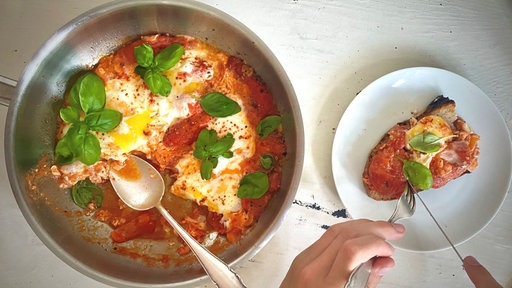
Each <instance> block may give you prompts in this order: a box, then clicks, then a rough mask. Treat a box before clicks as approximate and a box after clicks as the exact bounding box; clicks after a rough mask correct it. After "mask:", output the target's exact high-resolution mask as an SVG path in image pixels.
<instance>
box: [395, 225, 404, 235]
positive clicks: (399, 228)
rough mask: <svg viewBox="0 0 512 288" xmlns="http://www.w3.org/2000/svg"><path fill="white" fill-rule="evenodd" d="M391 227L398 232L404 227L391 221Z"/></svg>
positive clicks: (402, 230)
mask: <svg viewBox="0 0 512 288" xmlns="http://www.w3.org/2000/svg"><path fill="white" fill-rule="evenodd" d="M393 227H394V228H395V230H396V232H398V233H404V232H405V227H404V225H402V224H397V223H393Z"/></svg>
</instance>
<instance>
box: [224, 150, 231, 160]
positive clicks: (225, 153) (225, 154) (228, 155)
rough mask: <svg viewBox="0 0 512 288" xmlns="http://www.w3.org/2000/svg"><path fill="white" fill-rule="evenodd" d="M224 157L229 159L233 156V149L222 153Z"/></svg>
mask: <svg viewBox="0 0 512 288" xmlns="http://www.w3.org/2000/svg"><path fill="white" fill-rule="evenodd" d="M222 157H224V158H226V159H229V158H231V157H233V151H231V150H230V151H226V152H224V153H222Z"/></svg>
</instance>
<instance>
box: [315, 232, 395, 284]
mask: <svg viewBox="0 0 512 288" xmlns="http://www.w3.org/2000/svg"><path fill="white" fill-rule="evenodd" d="M333 245H340V244H339V243H338V241H333ZM339 247H340V249H339V251H338V253H337V254H336V255H332V254H328V253H325V254H324V255H322V256H321V257H320V258H319V261H321V258H324V257H325V258H326V259H324V261H325V262H331V263H333V264H332V265H331V266H330V267H327V269H328V270H327V271H329V273H328V274H327V275H326V278H327V279H332V281H333V282H335V281H336V280H338V281H339V279H347V278H348V277H349V275H350V273H351V272H352V270H354V269H356V268H357V267H358V266H359V265H360V264H361V263H364V262H366V261H368V260H370V259H371V258H373V257H375V256H379V257H389V256H391V255H392V254H393V252H394V251H395V249H394V248H393V246H391V245H390V244H389V243H388V242H387V241H386V240H384V239H382V238H380V237H378V236H375V235H364V236H361V237H359V238H353V239H350V240H347V241H345V242H344V243H342V244H341V245H340V246H339ZM328 250H331V249H328ZM330 257H334V258H333V259H332V260H331V259H329V258H330Z"/></svg>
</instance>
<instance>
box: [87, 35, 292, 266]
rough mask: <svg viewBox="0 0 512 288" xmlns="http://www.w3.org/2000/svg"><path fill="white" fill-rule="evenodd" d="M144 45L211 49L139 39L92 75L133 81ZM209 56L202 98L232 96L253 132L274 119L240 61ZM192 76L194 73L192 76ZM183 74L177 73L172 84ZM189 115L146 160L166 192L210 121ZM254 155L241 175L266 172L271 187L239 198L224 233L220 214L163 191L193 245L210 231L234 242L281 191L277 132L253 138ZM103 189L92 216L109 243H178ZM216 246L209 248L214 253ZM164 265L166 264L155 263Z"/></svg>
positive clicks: (175, 39)
mask: <svg viewBox="0 0 512 288" xmlns="http://www.w3.org/2000/svg"><path fill="white" fill-rule="evenodd" d="M142 43H147V44H149V45H151V46H152V47H153V49H154V51H155V56H156V55H157V54H158V52H159V51H161V50H162V49H164V48H165V47H167V46H168V45H170V44H172V43H180V44H181V45H183V46H184V47H185V50H186V49H187V48H188V49H190V48H191V47H201V49H216V48H214V47H211V46H208V45H207V44H205V43H203V42H201V41H199V40H197V39H194V38H190V37H186V36H168V35H159V36H158V37H154V36H144V37H142V38H141V39H139V40H136V41H134V42H132V43H129V44H127V45H125V46H123V47H122V48H120V49H119V50H117V51H116V52H115V53H113V54H111V55H109V56H106V57H103V58H102V59H101V60H100V61H99V64H98V66H97V67H96V69H95V72H96V73H97V74H98V75H99V76H100V77H101V78H102V79H103V80H104V81H107V80H108V79H113V78H128V77H134V76H133V71H134V68H135V66H136V65H137V64H136V60H135V56H134V52H133V51H134V47H136V46H138V45H141V44H142ZM215 51H216V52H218V53H214V54H215V55H216V56H215V57H217V58H215V59H214V60H215V61H213V62H214V64H212V65H213V68H214V69H215V70H214V71H215V73H214V75H213V77H211V78H210V79H209V80H208V81H206V83H203V85H201V86H200V88H199V89H201V94H202V95H206V94H207V93H209V92H221V93H225V94H228V93H236V94H237V95H239V96H240V97H241V99H242V102H243V105H244V107H243V108H244V110H245V111H247V118H248V120H249V123H250V124H251V125H252V126H254V127H256V126H257V125H258V123H259V122H260V121H261V120H262V119H263V118H264V117H266V116H269V115H279V111H278V109H277V107H276V105H275V103H274V98H273V95H271V93H270V91H269V90H268V89H267V88H266V86H265V84H264V83H263V82H262V80H261V78H260V77H259V76H258V75H257V74H256V73H255V72H254V71H253V70H252V68H251V67H249V66H248V65H247V64H245V63H244V61H243V60H242V59H240V58H237V57H233V56H226V55H225V54H224V53H221V51H217V50H215ZM208 65H210V64H208V63H204V61H203V62H202V61H197V65H195V67H194V69H196V70H201V69H206V68H207V67H208ZM196 72H197V71H196ZM181 76H183V75H180V74H178V75H177V76H176V78H177V80H178V79H179V78H180V77H181ZM189 111H190V115H189V116H188V117H186V118H183V119H178V120H177V121H175V122H174V123H172V124H171V125H170V126H169V127H168V129H167V130H166V132H165V135H164V137H163V139H162V143H163V145H162V147H161V149H160V150H159V151H157V152H155V153H153V154H152V155H151V157H150V158H151V159H149V160H150V162H152V163H153V164H155V163H159V165H158V164H155V166H156V167H157V168H158V169H159V170H160V171H162V174H163V175H164V179H165V180H166V185H167V187H170V186H171V185H172V183H173V182H174V181H175V176H174V175H175V172H176V171H175V166H176V164H177V163H178V161H179V160H180V157H181V155H183V154H185V153H190V152H191V151H193V149H194V143H195V141H196V140H197V136H198V134H199V132H200V131H201V130H202V129H203V128H205V127H207V124H208V122H209V121H211V120H212V116H209V115H208V114H206V113H205V112H204V111H203V110H202V108H201V107H200V105H199V104H197V103H196V104H191V105H190V106H189ZM255 141H256V143H255V148H256V149H255V153H254V155H253V156H252V157H250V158H248V159H245V160H244V161H243V163H242V166H243V170H244V171H245V173H251V172H255V171H265V172H266V173H267V175H268V178H269V182H270V188H269V189H268V191H267V192H266V193H265V194H264V195H263V196H262V197H260V198H259V199H242V208H241V209H240V211H238V212H235V213H234V214H236V217H235V218H233V219H234V220H232V221H231V223H230V227H229V229H228V228H226V227H225V226H224V224H223V223H222V218H223V215H221V214H218V213H215V212H211V211H208V209H207V207H204V206H199V205H198V204H196V203H195V202H193V201H190V200H185V199H181V198H178V197H177V196H175V195H173V194H172V193H171V192H170V191H166V193H165V195H164V198H163V200H162V205H163V206H164V207H165V208H166V209H167V210H168V211H169V212H170V213H171V214H172V215H173V216H174V217H175V218H176V219H177V220H178V221H179V222H180V223H181V225H182V226H183V227H184V228H185V229H186V230H187V231H188V232H189V233H190V234H191V235H192V236H193V237H194V238H196V239H197V240H198V241H200V242H201V241H203V240H204V239H205V237H206V236H207V235H208V234H209V233H211V232H217V233H219V234H221V235H224V236H225V238H226V239H227V240H228V242H230V243H233V242H236V241H239V240H240V239H241V237H243V235H244V233H245V232H246V231H247V229H248V228H250V227H251V226H252V225H254V224H255V223H256V222H257V220H258V219H259V217H260V216H261V215H262V213H264V211H265V207H266V206H267V205H268V203H269V201H270V200H271V199H272V197H273V195H274V194H275V193H278V191H279V189H280V186H281V163H282V161H283V159H284V158H285V156H286V145H285V142H284V138H283V135H282V132H281V131H276V132H274V133H272V134H271V135H269V136H268V137H267V138H265V139H261V138H260V137H256V140H255ZM264 154H271V155H273V157H274V164H273V166H272V168H271V169H269V170H266V169H264V168H263V167H262V165H261V163H260V157H261V156H262V155H264ZM101 186H102V189H103V190H104V194H105V196H104V203H103V206H102V207H101V208H99V209H98V210H97V211H96V212H95V214H94V218H95V219H96V220H97V221H101V222H104V223H107V224H108V225H109V226H110V227H112V229H113V230H112V233H111V235H110V236H111V239H112V241H113V242H114V243H123V242H127V241H130V240H133V239H155V240H168V241H174V242H177V241H179V242H181V241H182V240H181V239H180V238H179V237H176V235H175V234H174V233H173V232H172V229H171V228H170V226H169V225H168V224H167V223H166V221H165V220H164V219H163V217H162V216H161V215H160V214H159V213H158V212H157V211H156V210H155V209H152V210H149V211H135V210H133V209H131V208H129V207H127V206H126V205H125V204H124V203H123V202H122V201H121V200H120V199H119V198H118V197H117V195H116V194H115V192H114V191H113V189H112V187H111V185H110V184H109V183H104V184H102V185H101ZM219 245H221V244H217V245H214V246H213V249H214V250H215V249H217V250H219V249H221V248H219V247H220V246H219ZM176 252H177V253H178V254H180V255H185V254H187V253H189V248H188V247H187V246H186V245H178V247H177V249H176ZM116 253H120V254H125V255H129V256H130V257H135V258H136V255H138V254H140V252H138V251H134V250H132V249H118V250H117V252H116ZM160 261H168V259H163V258H162V259H160Z"/></svg>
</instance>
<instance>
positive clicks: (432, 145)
mask: <svg viewBox="0 0 512 288" xmlns="http://www.w3.org/2000/svg"><path fill="white" fill-rule="evenodd" d="M442 139H443V138H441V137H437V136H436V135H434V134H432V133H430V132H424V133H421V134H419V135H416V136H414V137H413V138H411V140H409V145H411V147H412V148H414V149H415V150H417V151H420V152H425V153H433V152H437V151H439V149H440V148H441V144H440V142H441V140H442Z"/></svg>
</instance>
